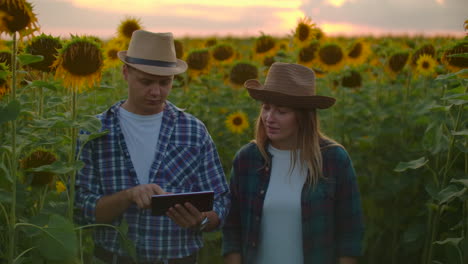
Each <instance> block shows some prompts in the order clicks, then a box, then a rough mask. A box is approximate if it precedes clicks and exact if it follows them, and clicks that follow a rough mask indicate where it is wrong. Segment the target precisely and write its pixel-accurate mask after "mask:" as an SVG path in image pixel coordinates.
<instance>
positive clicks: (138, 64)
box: [117, 30, 187, 76]
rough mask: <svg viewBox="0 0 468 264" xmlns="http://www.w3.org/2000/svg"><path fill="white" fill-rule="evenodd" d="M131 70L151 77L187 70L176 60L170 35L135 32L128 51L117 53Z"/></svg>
mask: <svg viewBox="0 0 468 264" xmlns="http://www.w3.org/2000/svg"><path fill="white" fill-rule="evenodd" d="M117 56H118V57H119V59H120V60H121V61H122V62H123V63H125V64H128V65H130V66H132V67H133V68H136V69H138V70H140V71H143V72H146V73H149V74H153V75H163V76H167V75H175V74H179V73H183V72H185V71H186V70H187V63H185V61H183V60H180V59H177V58H176V52H175V47H174V38H173V36H172V33H153V32H149V31H145V30H135V31H134V32H133V34H132V38H131V40H130V44H129V46H128V50H126V51H119V52H118V53H117Z"/></svg>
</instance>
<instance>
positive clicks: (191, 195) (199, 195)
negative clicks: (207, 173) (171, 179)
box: [151, 191, 214, 216]
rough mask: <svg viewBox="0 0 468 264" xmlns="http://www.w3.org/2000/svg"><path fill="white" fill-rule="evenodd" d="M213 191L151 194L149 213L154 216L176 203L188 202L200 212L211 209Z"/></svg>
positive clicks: (164, 213)
mask: <svg viewBox="0 0 468 264" xmlns="http://www.w3.org/2000/svg"><path fill="white" fill-rule="evenodd" d="M213 199H214V192H213V191H203V192H186V193H171V194H161V195H153V196H152V197H151V214H152V215H154V216H160V215H166V212H167V210H169V208H171V207H173V206H174V205H176V204H180V205H184V203H186V202H189V203H191V204H192V205H193V206H195V207H196V208H197V209H198V211H200V212H207V211H211V210H213Z"/></svg>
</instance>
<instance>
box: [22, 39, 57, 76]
mask: <svg viewBox="0 0 468 264" xmlns="http://www.w3.org/2000/svg"><path fill="white" fill-rule="evenodd" d="M61 48H62V42H61V41H60V39H59V38H55V37H52V36H50V35H45V34H41V35H40V36H37V37H34V38H32V39H31V41H30V42H29V43H28V44H27V45H26V52H27V53H29V54H32V55H42V56H43V57H44V59H43V60H42V61H40V62H35V63H31V64H29V65H28V66H29V67H31V68H33V69H36V70H38V71H41V72H51V71H52V70H53V68H52V64H53V63H54V61H55V58H56V57H57V56H58V50H60V49H61Z"/></svg>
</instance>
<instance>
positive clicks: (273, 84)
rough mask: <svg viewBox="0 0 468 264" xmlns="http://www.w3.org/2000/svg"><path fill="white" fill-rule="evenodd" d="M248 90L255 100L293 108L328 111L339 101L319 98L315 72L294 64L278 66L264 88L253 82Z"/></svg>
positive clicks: (250, 81) (272, 67)
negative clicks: (316, 93) (316, 92)
mask: <svg viewBox="0 0 468 264" xmlns="http://www.w3.org/2000/svg"><path fill="white" fill-rule="evenodd" d="M244 86H245V87H246V88H247V91H248V92H249V94H250V96H251V97H252V98H254V99H255V100H259V101H262V102H268V103H272V104H276V105H281V106H287V107H291V108H305V109H315V108H319V109H325V108H329V107H331V106H332V105H333V104H334V103H335V101H336V100H335V98H333V97H328V96H321V95H315V74H314V71H312V70H311V69H309V68H307V67H305V66H302V65H299V64H293V63H283V62H275V63H273V64H272V65H271V67H270V70H269V71H268V74H267V77H266V80H265V84H264V85H262V84H261V83H260V82H259V81H258V80H255V79H250V80H247V81H246V82H245V83H244Z"/></svg>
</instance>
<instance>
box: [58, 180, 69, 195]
mask: <svg viewBox="0 0 468 264" xmlns="http://www.w3.org/2000/svg"><path fill="white" fill-rule="evenodd" d="M55 190H57V192H58V193H63V192H64V191H66V190H67V187H66V186H65V184H63V182H62V181H56V182H55Z"/></svg>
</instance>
